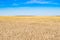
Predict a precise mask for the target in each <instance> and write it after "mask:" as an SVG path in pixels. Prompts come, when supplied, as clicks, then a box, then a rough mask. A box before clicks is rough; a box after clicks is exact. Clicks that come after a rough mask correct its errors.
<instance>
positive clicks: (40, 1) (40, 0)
mask: <svg viewBox="0 0 60 40" xmlns="http://www.w3.org/2000/svg"><path fill="white" fill-rule="evenodd" d="M33 3H36V4H55V5H60V4H59V3H56V2H52V1H51V0H49V1H45V0H30V1H27V2H26V4H33Z"/></svg>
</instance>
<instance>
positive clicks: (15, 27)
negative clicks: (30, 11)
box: [0, 16, 60, 40]
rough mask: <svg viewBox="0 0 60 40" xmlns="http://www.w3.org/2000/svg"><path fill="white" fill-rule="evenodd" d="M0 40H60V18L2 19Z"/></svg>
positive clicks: (0, 18) (0, 21)
mask: <svg viewBox="0 0 60 40" xmlns="http://www.w3.org/2000/svg"><path fill="white" fill-rule="evenodd" d="M0 40H60V17H41V16H40V17H13V16H12V17H0Z"/></svg>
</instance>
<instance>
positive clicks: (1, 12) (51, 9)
mask: <svg viewBox="0 0 60 40" xmlns="http://www.w3.org/2000/svg"><path fill="white" fill-rule="evenodd" d="M11 15H40V16H45V15H47V16H50V15H60V0H0V16H11Z"/></svg>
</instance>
